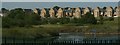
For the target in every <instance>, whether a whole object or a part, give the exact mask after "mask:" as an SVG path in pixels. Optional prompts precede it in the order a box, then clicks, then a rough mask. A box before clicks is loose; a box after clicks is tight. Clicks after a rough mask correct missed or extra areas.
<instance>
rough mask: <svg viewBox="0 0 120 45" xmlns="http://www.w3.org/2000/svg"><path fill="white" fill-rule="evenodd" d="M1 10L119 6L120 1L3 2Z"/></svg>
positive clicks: (0, 5) (19, 0)
mask: <svg viewBox="0 0 120 45" xmlns="http://www.w3.org/2000/svg"><path fill="white" fill-rule="evenodd" d="M1 1H2V3H1V2H0V8H1V7H4V8H8V9H14V8H30V9H34V8H50V7H53V6H55V5H57V6H60V7H92V8H95V7H97V6H99V7H105V6H112V7H115V6H118V1H120V0H1Z"/></svg>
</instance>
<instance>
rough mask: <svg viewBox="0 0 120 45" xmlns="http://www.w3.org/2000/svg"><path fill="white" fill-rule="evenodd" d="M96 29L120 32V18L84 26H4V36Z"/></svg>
mask: <svg viewBox="0 0 120 45" xmlns="http://www.w3.org/2000/svg"><path fill="white" fill-rule="evenodd" d="M92 30H96V32H98V33H116V32H118V20H117V18H115V20H114V21H105V22H104V24H96V25H91V24H86V25H84V26H76V25H75V24H54V25H53V24H46V25H33V27H14V28H3V29H2V36H3V37H17V38H22V37H24V38H39V37H52V36H57V35H58V33H60V32H72V33H76V32H83V33H89V32H91V31H92Z"/></svg>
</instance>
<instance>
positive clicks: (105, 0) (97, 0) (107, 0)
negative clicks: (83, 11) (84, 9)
mask: <svg viewBox="0 0 120 45" xmlns="http://www.w3.org/2000/svg"><path fill="white" fill-rule="evenodd" d="M1 1H2V2H118V1H120V0H1Z"/></svg>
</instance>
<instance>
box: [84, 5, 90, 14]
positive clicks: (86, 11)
mask: <svg viewBox="0 0 120 45" xmlns="http://www.w3.org/2000/svg"><path fill="white" fill-rule="evenodd" d="M88 12H90V13H91V9H90V8H89V7H86V8H85V9H84V11H83V15H85V14H86V13H88Z"/></svg>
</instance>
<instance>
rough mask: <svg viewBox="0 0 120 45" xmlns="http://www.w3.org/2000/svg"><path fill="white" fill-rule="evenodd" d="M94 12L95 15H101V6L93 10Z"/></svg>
mask: <svg viewBox="0 0 120 45" xmlns="http://www.w3.org/2000/svg"><path fill="white" fill-rule="evenodd" d="M93 14H94V17H99V16H100V8H99V7H96V8H95V9H94V10H93Z"/></svg>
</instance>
